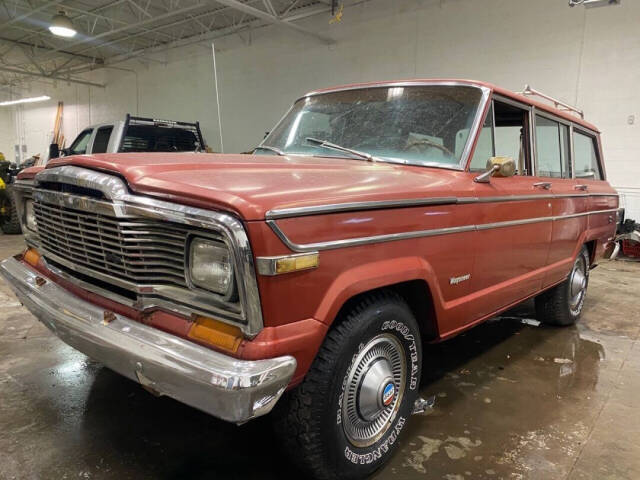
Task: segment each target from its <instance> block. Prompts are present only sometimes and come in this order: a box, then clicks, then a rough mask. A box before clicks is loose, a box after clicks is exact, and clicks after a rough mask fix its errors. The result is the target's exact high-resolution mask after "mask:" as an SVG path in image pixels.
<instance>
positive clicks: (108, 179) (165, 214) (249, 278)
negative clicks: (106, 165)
mask: <svg viewBox="0 0 640 480" xmlns="http://www.w3.org/2000/svg"><path fill="white" fill-rule="evenodd" d="M58 174H59V176H58ZM43 181H44V182H55V183H63V184H71V185H77V186H80V187H84V188H89V189H93V190H99V191H101V192H103V194H104V195H105V197H107V198H109V201H105V200H101V199H96V198H91V197H86V196H80V195H76V194H70V193H66V192H59V191H54V190H44V189H40V188H38V187H39V185H40V182H43ZM32 195H33V198H34V200H36V201H42V202H45V203H49V204H54V205H60V206H63V207H68V208H74V209H78V210H84V211H89V212H95V213H102V214H105V215H110V216H114V217H119V218H131V217H144V218H152V219H157V220H158V221H161V222H174V223H181V224H186V225H191V226H194V227H198V228H202V229H206V230H210V231H213V232H215V233H217V234H219V235H221V237H222V239H223V240H224V242H225V243H226V244H227V246H228V247H229V250H230V252H231V256H232V259H233V263H234V268H235V271H236V278H237V279H238V281H237V287H238V295H239V298H240V302H239V305H240V308H235V307H234V306H233V304H232V303H229V302H226V301H225V299H224V298H221V297H220V298H219V296H217V295H216V294H214V293H212V292H207V291H204V290H199V289H184V288H178V287H175V286H171V285H144V286H142V287H140V288H138V286H136V285H133V284H131V283H130V282H127V281H124V280H122V279H119V278H118V277H116V276H111V275H107V274H104V273H100V272H97V271H95V270H93V269H85V268H84V267H82V266H79V265H77V264H72V262H69V261H68V260H65V259H63V258H60V256H58V255H56V254H55V252H50V251H48V250H47V249H45V248H43V246H42V245H41V244H40V242H37V241H36V242H33V241H32V239H27V240H28V244H30V245H32V246H34V247H36V248H39V249H40V250H41V251H42V253H43V255H44V256H45V257H48V258H50V259H51V260H53V261H54V262H57V263H59V264H61V265H62V266H64V267H67V268H70V269H73V270H75V271H78V272H80V273H82V274H85V275H90V276H92V277H94V278H98V279H100V280H102V281H105V282H108V283H111V284H114V285H116V286H120V287H122V288H126V289H129V290H131V291H133V292H135V293H137V296H138V299H137V300H136V302H134V306H136V307H137V308H149V307H151V306H162V307H164V308H167V309H169V310H172V311H176V312H178V313H180V314H186V315H189V314H190V313H198V314H204V315H207V314H209V315H210V314H212V313H214V314H217V315H220V317H221V320H224V321H227V322H229V323H232V324H235V325H237V326H238V327H239V328H240V329H241V330H242V332H243V333H244V334H245V336H247V337H249V338H253V337H254V336H256V335H257V334H258V333H259V332H260V330H262V327H263V322H262V308H261V305H260V297H259V293H258V286H257V281H256V274H255V267H254V261H253V253H252V251H251V246H250V244H249V239H248V237H247V233H246V232H245V230H244V226H243V225H242V222H241V221H240V220H239V219H237V218H235V217H233V216H231V215H229V214H226V213H221V212H215V211H210V210H204V209H200V208H195V207H190V206H187V205H179V204H174V203H169V202H165V201H163V200H157V199H154V198H150V197H143V196H138V195H132V194H130V193H129V192H128V189H127V186H126V184H125V183H124V181H123V180H121V179H120V178H118V177H116V176H113V175H108V174H106V173H102V172H97V171H94V170H88V169H85V168H80V167H75V166H62V167H56V168H51V169H47V170H43V171H42V172H40V173H38V174H37V175H36V181H35V186H34V189H33V193H32ZM67 277H68V276H67ZM72 281H73V282H76V280H75V279H74V280H72ZM76 283H77V282H76ZM83 283H84V287H83V288H87V287H88V286H89V284H88V283H86V282H83ZM88 290H90V291H96V293H99V294H100V292H97V290H98V288H97V287H93V288H88ZM99 290H101V292H104V289H99ZM115 295H116V296H118V297H122V296H120V295H117V294H115ZM120 301H121V302H124V299H122V298H121V300H120ZM126 303H129V304H131V300H129V301H128V302H126Z"/></svg>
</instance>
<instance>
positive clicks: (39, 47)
mask: <svg viewBox="0 0 640 480" xmlns="http://www.w3.org/2000/svg"><path fill="white" fill-rule="evenodd" d="M0 42H5V43H12V44H14V45H20V46H22V47H28V48H33V49H34V50H45V51H51V50H54V47H47V46H46V45H36V44H35V43H31V42H25V41H22V40H13V39H11V38H5V37H0ZM58 53H60V54H62V55H69V56H72V57H76V58H84V59H85V60H90V61H94V60H97V61H100V59H99V58H96V57H94V56H90V55H82V54H80V53H74V52H68V51H66V50H58Z"/></svg>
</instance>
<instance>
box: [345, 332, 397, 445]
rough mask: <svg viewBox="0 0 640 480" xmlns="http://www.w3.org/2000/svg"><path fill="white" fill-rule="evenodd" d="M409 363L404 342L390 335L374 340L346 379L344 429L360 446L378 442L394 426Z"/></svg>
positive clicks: (348, 436) (365, 348) (362, 353)
mask: <svg viewBox="0 0 640 480" xmlns="http://www.w3.org/2000/svg"><path fill="white" fill-rule="evenodd" d="M406 374H407V360H406V356H405V353H404V348H403V347H402V344H401V343H400V341H399V340H398V339H397V338H396V337H394V336H393V335H390V334H388V333H385V334H382V335H378V336H376V337H375V338H373V339H371V340H370V341H369V342H368V343H367V344H366V345H365V346H364V347H363V348H362V350H360V353H358V355H356V357H355V359H354V361H353V362H352V364H351V366H350V368H349V371H348V372H347V377H346V379H347V380H346V386H345V390H344V394H343V398H342V427H343V429H344V433H345V435H346V436H347V438H348V439H349V441H350V442H351V443H352V444H353V445H354V446H356V447H368V446H370V445H373V444H374V443H375V442H377V441H378V440H379V439H380V437H382V436H383V435H384V434H385V432H386V431H387V430H388V429H389V427H391V424H392V423H393V421H394V419H395V417H396V414H397V413H398V410H399V408H400V406H401V405H402V398H403V397H404V393H405V389H406V384H407V380H406Z"/></svg>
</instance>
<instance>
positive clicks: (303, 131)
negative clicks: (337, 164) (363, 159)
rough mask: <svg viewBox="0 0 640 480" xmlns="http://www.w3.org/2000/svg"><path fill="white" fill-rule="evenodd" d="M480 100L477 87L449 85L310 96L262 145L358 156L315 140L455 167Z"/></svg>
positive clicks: (293, 151)
mask: <svg viewBox="0 0 640 480" xmlns="http://www.w3.org/2000/svg"><path fill="white" fill-rule="evenodd" d="M481 98H482V90H481V89H479V88H477V87H473V86H448V85H430V86H405V87H374V88H362V89H354V90H343V91H339V92H333V93H325V94H319V95H313V96H309V97H305V98H302V99H300V100H298V101H297V102H296V103H295V104H294V106H293V108H292V109H291V111H290V112H289V113H288V114H287V115H286V117H285V118H284V119H283V120H282V121H281V122H280V123H279V124H278V125H277V127H276V128H275V129H274V130H273V132H271V134H269V136H268V137H267V138H266V139H265V140H264V142H263V143H262V145H263V146H266V147H271V148H272V149H275V150H277V151H280V152H282V153H285V154H301V155H314V156H324V157H328V156H340V157H350V158H358V157H357V156H355V155H352V154H350V153H348V152H337V151H335V150H333V151H332V150H330V149H327V148H326V147H323V146H322V145H320V144H318V142H317V141H315V142H314V141H313V140H314V139H315V140H323V141H326V142H331V143H333V144H336V145H339V146H341V147H346V148H349V149H352V150H357V151H359V152H364V153H366V154H369V155H371V156H373V157H375V159H377V160H387V161H395V162H402V163H410V164H414V165H437V166H438V165H442V166H458V165H459V164H460V160H461V157H462V154H463V151H464V147H465V145H466V143H467V140H468V138H469V132H470V130H471V127H472V125H473V121H474V119H475V117H476V113H477V111H478V108H479V106H480V100H481ZM309 139H311V141H310V140H309ZM275 150H274V151H275ZM261 153H265V154H269V153H268V151H267V150H263V151H262V152H261ZM272 154H276V153H272Z"/></svg>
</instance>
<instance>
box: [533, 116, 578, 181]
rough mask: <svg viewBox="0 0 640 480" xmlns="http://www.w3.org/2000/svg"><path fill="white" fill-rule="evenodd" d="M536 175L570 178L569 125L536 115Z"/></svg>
mask: <svg viewBox="0 0 640 480" xmlns="http://www.w3.org/2000/svg"><path fill="white" fill-rule="evenodd" d="M536 153H537V158H538V176H540V177H553V178H571V170H570V167H569V127H568V126H567V125H563V124H561V123H559V122H556V121H554V120H549V119H548V118H545V117H541V116H540V115H536Z"/></svg>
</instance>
